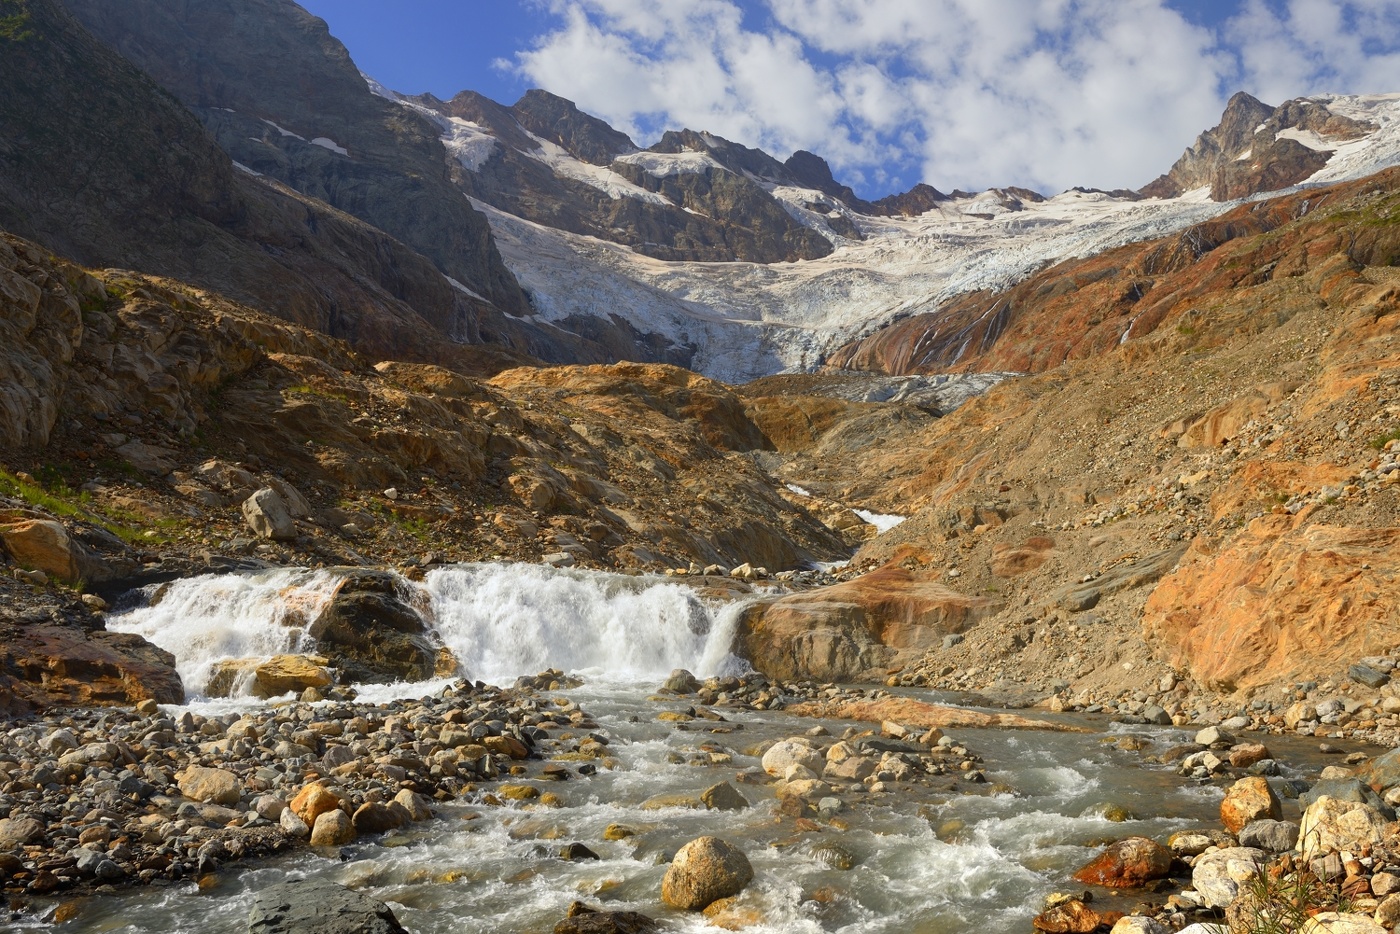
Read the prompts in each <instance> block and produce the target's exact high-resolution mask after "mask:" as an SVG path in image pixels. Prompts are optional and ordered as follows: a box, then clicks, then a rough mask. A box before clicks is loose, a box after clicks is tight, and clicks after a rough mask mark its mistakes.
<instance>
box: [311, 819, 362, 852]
mask: <svg viewBox="0 0 1400 934" xmlns="http://www.w3.org/2000/svg"><path fill="white" fill-rule="evenodd" d="M354 839H355V825H354V823H353V822H351V820H350V815H349V814H346V813H345V812H344V811H340V810H336V811H326V812H325V813H324V814H322V815H321V816H320V817H318V818H316V823H314V824H312V825H311V845H312V846H345V844H347V843H351V842H353V841H354Z"/></svg>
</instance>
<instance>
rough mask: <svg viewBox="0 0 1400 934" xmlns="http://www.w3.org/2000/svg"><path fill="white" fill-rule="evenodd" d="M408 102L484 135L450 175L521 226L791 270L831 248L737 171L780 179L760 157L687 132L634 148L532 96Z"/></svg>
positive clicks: (670, 256)
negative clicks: (510, 101)
mask: <svg viewBox="0 0 1400 934" xmlns="http://www.w3.org/2000/svg"><path fill="white" fill-rule="evenodd" d="M412 103H415V104H417V105H419V106H421V107H426V108H429V109H430V110H431V111H433V112H436V113H438V114H441V115H443V116H445V117H449V118H456V119H457V120H462V121H466V122H467V123H468V124H469V125H470V126H471V127H474V128H476V131H477V132H479V133H482V134H484V137H485V138H484V139H480V140H478V142H477V143H476V145H478V146H480V147H482V148H481V149H480V150H477V151H475V154H474V155H472V156H471V157H470V158H468V159H466V160H461V159H459V160H458V164H457V165H456V166H454V175H455V176H456V178H457V180H458V183H459V184H460V185H461V187H462V188H463V190H465V191H466V192H468V193H469V194H470V195H471V196H472V197H474V198H479V199H480V200H482V201H485V202H486V203H488V204H491V205H493V206H495V207H498V208H500V209H501V210H503V211H508V212H509V213H511V214H515V215H517V216H519V217H523V218H525V219H527V220H531V221H534V222H536V223H540V224H545V225H547V226H550V227H554V228H557V229H560V230H567V231H569V232H571V233H581V234H588V235H590V236H597V237H601V238H602V239H605V240H612V241H615V242H619V243H625V244H627V245H628V246H631V247H632V248H633V249H635V250H637V251H638V252H639V253H642V254H644V255H647V256H654V257H656V258H657V259H664V260H681V261H698V262H729V261H733V260H743V261H748V262H759V263H771V262H790V261H793V260H800V259H813V258H816V257H820V256H825V255H827V254H829V253H830V252H831V250H832V245H831V242H830V241H829V240H827V239H826V238H824V237H823V236H821V235H820V234H818V233H817V232H815V231H813V230H811V229H810V228H808V227H806V226H804V225H802V224H801V223H799V222H798V221H797V220H795V219H794V218H793V217H792V216H791V215H790V214H789V213H788V212H787V210H785V209H784V207H783V206H782V204H781V203H780V202H778V201H777V200H776V199H774V198H773V196H772V195H771V194H769V192H768V191H767V190H766V189H765V188H764V186H763V185H762V184H761V183H760V182H759V181H757V180H756V179H755V177H750V174H749V173H746V172H745V167H750V166H752V167H754V168H761V169H762V170H763V172H764V173H766V174H764V175H762V176H756V177H757V178H770V177H774V176H775V174H782V175H783V176H784V177H785V173H783V172H782V166H781V165H780V164H779V163H777V162H776V161H774V160H772V159H771V158H770V157H768V156H767V155H765V154H763V153H759V152H757V151H756V150H748V149H744V147H738V146H735V145H734V144H732V143H729V142H728V141H725V140H720V139H718V138H717V137H712V136H702V135H701V134H696V133H690V132H689V131H687V132H686V133H682V134H667V137H666V139H663V140H662V142H661V143H659V144H658V145H657V146H656V147H653V149H651V150H647V151H646V152H640V151H639V150H638V149H637V147H636V145H635V144H634V143H633V142H632V141H631V140H630V139H629V138H628V137H627V136H626V135H625V134H622V133H619V132H617V131H616V130H613V129H612V128H611V127H609V126H608V125H607V124H605V123H603V122H602V121H600V120H598V119H596V118H594V117H590V116H588V115H587V114H584V113H582V112H580V111H579V110H578V108H577V107H575V106H574V105H573V104H572V103H571V102H569V101H566V100H564V99H562V98H559V97H556V96H554V95H552V94H548V93H546V92H544V91H538V90H536V91H530V92H529V93H527V94H526V95H525V96H524V97H522V98H521V99H520V100H519V101H518V102H516V103H515V104H514V105H513V106H511V107H504V106H501V105H500V104H497V103H495V102H494V101H491V100H488V99H487V98H484V97H482V96H481V95H479V94H476V93H474V92H470V91H467V92H463V93H462V94H459V95H457V96H456V97H454V98H453V99H452V100H450V101H439V100H437V99H435V98H432V97H430V96H424V97H420V98H415V99H414V100H413V102H412ZM551 147H553V148H551ZM648 153H656V154H658V156H665V155H672V156H680V158H678V159H670V160H665V159H660V158H658V159H652V158H650V157H648Z"/></svg>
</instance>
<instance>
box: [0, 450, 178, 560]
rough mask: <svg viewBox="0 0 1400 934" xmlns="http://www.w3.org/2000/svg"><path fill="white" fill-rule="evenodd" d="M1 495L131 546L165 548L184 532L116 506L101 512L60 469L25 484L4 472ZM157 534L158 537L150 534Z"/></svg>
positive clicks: (175, 524)
mask: <svg viewBox="0 0 1400 934" xmlns="http://www.w3.org/2000/svg"><path fill="white" fill-rule="evenodd" d="M0 495H5V496H9V497H11V498H12V499H18V500H21V501H23V502H25V503H28V504H29V505H30V506H33V507H35V508H36V509H42V510H43V511H44V512H47V513H49V514H51V515H54V516H58V517H59V518H63V519H75V520H78V521H80V522H90V523H92V524H93V525H97V526H101V527H102V528H104V529H106V530H107V531H108V532H111V533H112V534H113V535H115V536H117V537H118V538H120V539H121V540H122V541H124V542H126V543H128V544H133V545H134V544H141V545H151V544H165V543H167V542H169V541H170V540H171V537H170V533H171V532H173V531H175V530H177V529H180V528H183V527H184V525H185V523H184V521H183V520H180V519H155V520H152V519H148V518H147V517H145V516H142V515H139V514H138V513H135V512H131V511H129V510H125V509H120V508H117V507H113V506H104V507H103V508H102V511H101V512H98V511H97V508H96V506H95V504H94V502H93V497H92V494H91V493H83V492H80V491H78V490H74V489H73V488H72V487H70V486H69V485H68V481H67V479H66V478H65V477H64V475H63V471H61V470H60V469H59V468H57V467H52V466H48V465H45V466H43V467H40V468H39V470H38V476H37V477H35V478H34V479H33V480H25V479H22V478H21V477H19V476H18V475H16V474H13V473H10V472H9V471H7V470H0ZM151 532H154V533H155V534H154V535H152V534H148V533H151Z"/></svg>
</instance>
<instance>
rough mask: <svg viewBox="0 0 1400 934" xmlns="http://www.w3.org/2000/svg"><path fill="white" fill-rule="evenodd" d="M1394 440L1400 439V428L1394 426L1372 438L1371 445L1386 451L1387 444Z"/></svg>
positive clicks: (1378, 449)
mask: <svg viewBox="0 0 1400 934" xmlns="http://www.w3.org/2000/svg"><path fill="white" fill-rule="evenodd" d="M1392 441H1400V428H1392V429H1390V430H1389V431H1387V432H1386V433H1385V434H1383V435H1377V436H1376V437H1374V438H1372V439H1371V447H1373V448H1375V449H1376V450H1377V451H1384V450H1385V446H1386V445H1387V444H1389V443H1390V442H1392Z"/></svg>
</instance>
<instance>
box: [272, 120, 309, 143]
mask: <svg viewBox="0 0 1400 934" xmlns="http://www.w3.org/2000/svg"><path fill="white" fill-rule="evenodd" d="M263 123H266V124H267V125H268V126H270V127H272V128H273V129H274V130H276V131H277V132H278V133H281V134H282V135H283V136H290V137H292V138H293V139H299V140H301V141H302V142H303V143H304V142H306V137H305V136H301V135H299V134H297V133H293V132H292V131H291V130H288V129H287V128H285V127H280V126H278V125H277V124H275V123H273V122H272V121H271V120H268V119H266V118H264V119H263Z"/></svg>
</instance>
